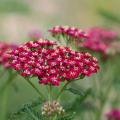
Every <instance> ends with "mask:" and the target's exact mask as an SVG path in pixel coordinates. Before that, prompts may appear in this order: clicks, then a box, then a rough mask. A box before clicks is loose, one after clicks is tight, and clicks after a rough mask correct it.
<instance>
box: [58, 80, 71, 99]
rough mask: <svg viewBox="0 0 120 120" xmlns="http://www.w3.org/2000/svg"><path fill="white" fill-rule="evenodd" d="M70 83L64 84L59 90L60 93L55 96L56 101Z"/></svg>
mask: <svg viewBox="0 0 120 120" xmlns="http://www.w3.org/2000/svg"><path fill="white" fill-rule="evenodd" d="M70 82H71V81H69V82H66V84H65V85H64V86H63V87H62V88H61V90H60V92H59V93H58V95H57V98H56V99H57V100H58V99H59V98H60V96H61V94H62V93H63V91H64V90H65V89H66V87H67V86H68V84H69V83H70Z"/></svg>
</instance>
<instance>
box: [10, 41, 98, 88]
mask: <svg viewBox="0 0 120 120" xmlns="http://www.w3.org/2000/svg"><path fill="white" fill-rule="evenodd" d="M10 54H11V62H10V64H11V67H12V68H14V69H15V70H17V71H18V72H19V73H20V74H21V75H22V76H24V77H32V76H37V77H38V78H39V83H40V84H51V85H55V86H58V85H60V83H61V82H63V81H65V80H67V81H69V80H72V79H76V78H78V77H79V76H80V75H84V76H86V75H87V76H90V75H91V74H93V73H96V72H97V71H98V69H99V66H98V61H97V59H96V58H95V57H93V56H92V55H91V54H89V53H83V52H76V51H73V50H71V49H70V48H67V47H60V46H57V45H56V43H55V42H52V41H48V40H43V39H40V40H37V41H30V42H27V43H25V44H23V45H21V46H20V47H18V48H17V49H16V50H13V51H12V52H11V53H10Z"/></svg>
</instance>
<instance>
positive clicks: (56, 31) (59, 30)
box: [49, 26, 87, 43]
mask: <svg viewBox="0 0 120 120" xmlns="http://www.w3.org/2000/svg"><path fill="white" fill-rule="evenodd" d="M49 32H50V33H51V34H52V36H53V37H56V38H57V39H58V37H59V36H63V38H64V37H65V38H66V39H65V40H67V41H68V43H70V42H73V41H74V40H75V41H77V42H81V40H83V39H86V38H87V34H86V33H85V32H84V31H82V30H81V29H79V28H75V27H69V26H55V27H53V28H51V29H49Z"/></svg>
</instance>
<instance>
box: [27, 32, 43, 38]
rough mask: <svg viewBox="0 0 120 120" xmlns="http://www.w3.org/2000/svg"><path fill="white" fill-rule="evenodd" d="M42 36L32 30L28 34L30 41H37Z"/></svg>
mask: <svg viewBox="0 0 120 120" xmlns="http://www.w3.org/2000/svg"><path fill="white" fill-rule="evenodd" d="M41 36H42V33H41V32H40V31H39V30H33V31H30V32H29V33H28V37H29V38H30V40H38V39H40V38H41Z"/></svg>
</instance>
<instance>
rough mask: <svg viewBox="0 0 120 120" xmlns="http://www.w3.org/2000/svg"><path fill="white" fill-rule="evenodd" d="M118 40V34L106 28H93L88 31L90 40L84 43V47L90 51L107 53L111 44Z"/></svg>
mask: <svg viewBox="0 0 120 120" xmlns="http://www.w3.org/2000/svg"><path fill="white" fill-rule="evenodd" d="M116 38H117V34H116V33H115V32H113V31H111V30H108V29H105V28H99V27H95V28H91V29H89V31H88V38H87V39H86V40H85V41H83V43H81V44H82V46H83V47H86V48H88V49H91V50H94V51H99V52H102V53H103V54H106V53H107V50H108V48H109V47H110V45H111V43H112V42H113V41H114V40H115V39H116Z"/></svg>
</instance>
